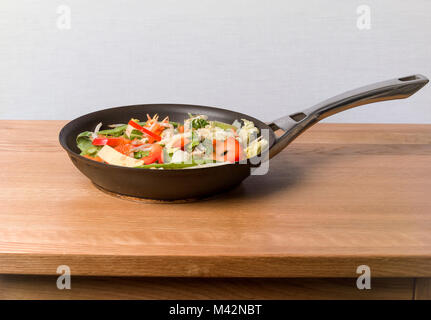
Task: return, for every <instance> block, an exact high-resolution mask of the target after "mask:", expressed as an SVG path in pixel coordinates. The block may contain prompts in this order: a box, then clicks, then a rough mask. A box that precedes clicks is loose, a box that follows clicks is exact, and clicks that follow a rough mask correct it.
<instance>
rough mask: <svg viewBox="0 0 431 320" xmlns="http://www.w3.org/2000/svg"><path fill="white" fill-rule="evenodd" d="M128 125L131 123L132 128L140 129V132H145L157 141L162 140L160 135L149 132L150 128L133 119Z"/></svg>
mask: <svg viewBox="0 0 431 320" xmlns="http://www.w3.org/2000/svg"><path fill="white" fill-rule="evenodd" d="M129 125H131V126H132V127H133V128H134V129H136V130H139V131H141V132H142V133H145V134H147V135H149V136H150V137H152V138H154V139H155V140H157V141H160V140H162V137H161V136H159V135H158V134H155V133H154V132H151V131H150V130H148V129H146V128H144V127H143V126H141V125H140V124H139V123H136V122H135V121H133V120H130V121H129Z"/></svg>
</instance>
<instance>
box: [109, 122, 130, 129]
mask: <svg viewBox="0 0 431 320" xmlns="http://www.w3.org/2000/svg"><path fill="white" fill-rule="evenodd" d="M125 125H126V124H125V123H114V124H110V125H109V126H108V127H109V128H117V127H121V126H125Z"/></svg>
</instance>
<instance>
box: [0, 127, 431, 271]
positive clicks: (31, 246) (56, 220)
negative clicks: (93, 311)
mask: <svg viewBox="0 0 431 320" xmlns="http://www.w3.org/2000/svg"><path fill="white" fill-rule="evenodd" d="M65 123H66V122H65V121H0V153H1V157H0V165H1V167H2V168H3V169H2V170H1V172H0V273H3V274H56V270H57V267H58V266H59V265H68V266H69V267H70V268H71V271H72V274H75V275H110V276H193V277H195V276H199V277H356V276H357V274H356V268H357V266H359V265H362V264H365V265H368V266H370V268H371V272H372V276H381V277H394V276H395V277H416V276H419V277H420V276H428V277H429V276H431V166H430V164H431V125H368V124H318V125H316V126H315V127H314V128H312V129H310V130H309V131H307V132H306V133H304V134H303V135H302V136H301V137H299V138H298V139H297V140H296V141H295V142H294V143H293V144H292V145H290V146H289V147H288V148H287V149H286V150H284V151H283V152H282V153H280V154H279V155H278V156H277V157H276V158H274V159H273V160H271V164H270V172H269V173H268V174H267V175H264V176H251V177H250V178H248V179H247V180H245V181H244V182H243V183H242V185H241V186H239V187H238V188H236V189H234V190H232V191H230V192H227V193H225V194H222V195H219V196H215V197H214V198H210V199H207V200H205V201H200V202H193V203H185V204H157V203H139V202H133V201H130V200H123V199H118V198H116V197H113V196H110V195H108V194H105V193H103V192H101V191H99V190H98V189H96V188H95V187H94V186H93V185H92V184H91V182H90V181H89V180H88V179H87V178H86V177H85V176H83V175H82V174H81V173H80V172H79V171H78V170H77V169H76V168H75V167H74V166H73V165H72V162H71V161H70V160H69V158H68V156H67V154H66V153H65V152H64V151H63V150H62V149H61V147H60V145H59V143H58V138H57V136H58V132H59V130H60V129H61V127H62V126H63V125H64V124H65ZM185 187H186V182H185Z"/></svg>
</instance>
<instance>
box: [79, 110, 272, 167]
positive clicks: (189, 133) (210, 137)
mask: <svg viewBox="0 0 431 320" xmlns="http://www.w3.org/2000/svg"><path fill="white" fill-rule="evenodd" d="M101 127H102V123H99V124H98V125H97V126H96V128H95V129H94V131H85V132H82V133H80V134H79V135H78V137H77V139H76V142H77V145H78V148H79V149H80V150H81V155H82V156H84V157H87V158H89V159H92V160H94V161H99V162H104V163H108V164H113V165H117V166H124V167H134V168H155V169H181V168H193V167H202V166H212V165H220V164H226V163H235V162H239V161H243V160H246V159H248V158H252V157H254V156H256V155H259V154H260V153H261V152H262V151H264V150H265V149H266V148H267V147H268V141H267V140H266V139H264V138H262V136H260V135H259V129H258V128H256V127H255V126H254V123H253V122H251V121H248V120H245V119H242V120H241V121H238V120H235V121H234V122H233V123H232V124H228V123H224V122H219V121H211V120H209V119H208V117H207V116H206V115H192V114H189V117H188V118H187V119H185V121H184V123H183V124H181V123H178V122H173V121H169V118H168V117H166V118H164V119H162V120H159V116H158V115H157V114H156V115H154V116H153V117H150V116H149V115H147V120H146V121H143V122H142V121H139V120H138V119H131V120H130V121H129V123H127V124H112V125H110V126H109V128H110V129H107V130H100V129H101Z"/></svg>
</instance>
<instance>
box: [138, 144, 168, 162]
mask: <svg viewBox="0 0 431 320" xmlns="http://www.w3.org/2000/svg"><path fill="white" fill-rule="evenodd" d="M141 160H142V161H144V164H152V163H154V162H156V161H157V162H158V163H163V148H162V146H161V145H160V144H154V145H153V146H152V147H151V151H150V155H148V156H146V157H143V158H142V159H141Z"/></svg>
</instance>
